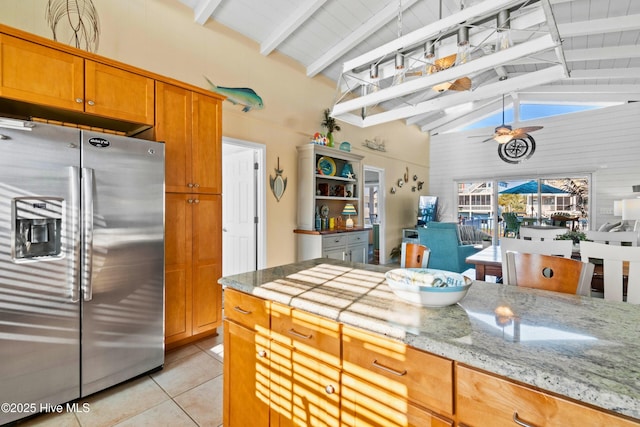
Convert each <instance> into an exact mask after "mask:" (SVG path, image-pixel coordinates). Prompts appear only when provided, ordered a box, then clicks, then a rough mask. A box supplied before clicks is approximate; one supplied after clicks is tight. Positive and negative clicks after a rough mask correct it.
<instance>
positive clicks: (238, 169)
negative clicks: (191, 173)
mask: <svg viewBox="0 0 640 427" xmlns="http://www.w3.org/2000/svg"><path fill="white" fill-rule="evenodd" d="M255 156H256V154H255V150H254V149H252V148H247V147H239V146H236V145H231V144H223V150H222V158H223V161H222V182H223V190H222V275H223V276H230V275H234V274H239V273H245V272H247V271H253V270H256V268H257V264H256V256H257V255H256V252H257V242H256V236H257V226H256V219H255V218H256V217H257V211H256V191H257V190H256V172H255V169H254V164H255V163H256V159H255Z"/></svg>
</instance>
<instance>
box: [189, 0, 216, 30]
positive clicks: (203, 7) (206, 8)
mask: <svg viewBox="0 0 640 427" xmlns="http://www.w3.org/2000/svg"><path fill="white" fill-rule="evenodd" d="M220 3H222V0H200V1H199V2H198V3H197V4H196V6H195V8H194V9H193V14H194V21H196V22H197V23H198V24H200V25H204V24H205V23H206V22H207V20H208V19H209V17H210V16H211V15H213V12H214V11H215V10H216V8H217V7H218V6H220Z"/></svg>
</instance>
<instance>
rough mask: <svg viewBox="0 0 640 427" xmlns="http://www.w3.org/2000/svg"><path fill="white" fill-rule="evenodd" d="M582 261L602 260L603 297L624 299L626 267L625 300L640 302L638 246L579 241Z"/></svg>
mask: <svg viewBox="0 0 640 427" xmlns="http://www.w3.org/2000/svg"><path fill="white" fill-rule="evenodd" d="M580 257H581V258H582V261H584V262H586V261H591V260H602V270H603V271H602V275H603V284H604V299H606V300H611V301H624V300H625V299H624V276H625V270H626V269H627V268H628V272H627V274H626V276H627V297H626V301H627V302H629V303H632V304H640V247H638V246H635V247H634V246H616V245H606V244H604V243H597V242H586V241H582V242H580Z"/></svg>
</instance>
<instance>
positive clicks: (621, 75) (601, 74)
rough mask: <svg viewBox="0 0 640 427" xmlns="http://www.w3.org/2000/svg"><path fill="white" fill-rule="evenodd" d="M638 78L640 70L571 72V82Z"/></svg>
mask: <svg viewBox="0 0 640 427" xmlns="http://www.w3.org/2000/svg"><path fill="white" fill-rule="evenodd" d="M638 76H640V68H599V69H597V70H573V71H572V72H571V80H594V79H634V78H637V77H638Z"/></svg>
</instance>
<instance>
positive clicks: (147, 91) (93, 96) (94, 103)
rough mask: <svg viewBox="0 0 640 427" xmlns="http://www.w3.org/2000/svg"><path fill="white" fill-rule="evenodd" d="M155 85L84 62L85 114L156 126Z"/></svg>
mask: <svg viewBox="0 0 640 427" xmlns="http://www.w3.org/2000/svg"><path fill="white" fill-rule="evenodd" d="M154 86H155V81H154V80H153V79H151V78H149V77H145V76H141V75H139V74H135V73H131V72H129V71H125V70H122V69H119V68H115V67H111V66H109V65H105V64H101V63H99V62H94V61H89V60H85V112H87V113H91V114H97V115H99V116H104V117H110V118H115V119H122V120H126V121H129V122H135V123H145V124H148V125H153V124H154V121H155V114H154V93H153V92H154Z"/></svg>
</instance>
